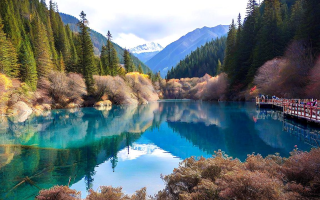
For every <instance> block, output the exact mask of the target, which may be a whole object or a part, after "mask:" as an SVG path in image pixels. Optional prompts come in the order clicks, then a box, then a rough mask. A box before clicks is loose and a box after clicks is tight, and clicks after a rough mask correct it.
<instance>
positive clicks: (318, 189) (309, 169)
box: [282, 148, 320, 195]
mask: <svg viewBox="0 0 320 200" xmlns="http://www.w3.org/2000/svg"><path fill="white" fill-rule="evenodd" d="M282 172H283V173H284V175H285V178H286V179H287V181H288V182H294V183H296V184H301V185H302V186H303V187H304V192H306V193H307V195H315V194H318V195H320V148H318V149H312V150H311V151H310V152H301V151H294V152H293V153H292V156H291V157H290V158H288V160H286V162H285V163H284V164H283V167H282Z"/></svg>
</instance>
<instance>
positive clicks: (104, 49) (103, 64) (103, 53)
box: [100, 46, 110, 75]
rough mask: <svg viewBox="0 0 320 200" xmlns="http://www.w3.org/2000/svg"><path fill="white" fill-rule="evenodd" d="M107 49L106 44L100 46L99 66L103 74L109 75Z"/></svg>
mask: <svg viewBox="0 0 320 200" xmlns="http://www.w3.org/2000/svg"><path fill="white" fill-rule="evenodd" d="M108 53H109V52H108V51H107V46H102V50H101V54H100V60H101V67H102V70H101V71H103V74H104V75H110V70H109V55H108Z"/></svg>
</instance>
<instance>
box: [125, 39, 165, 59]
mask: <svg viewBox="0 0 320 200" xmlns="http://www.w3.org/2000/svg"><path fill="white" fill-rule="evenodd" d="M161 50H163V47H162V46H161V45H160V44H156V43H154V42H151V43H147V44H143V45H139V46H136V47H134V48H131V49H129V51H130V52H131V53H132V54H133V55H135V56H136V57H137V58H139V59H140V60H141V61H142V62H144V63H146V62H147V61H148V60H150V59H151V58H152V57H153V56H155V55H157V54H158V53H159V52H160V51H161Z"/></svg>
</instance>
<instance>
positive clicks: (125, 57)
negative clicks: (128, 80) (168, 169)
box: [123, 49, 134, 72]
mask: <svg viewBox="0 0 320 200" xmlns="http://www.w3.org/2000/svg"><path fill="white" fill-rule="evenodd" d="M123 60H124V68H125V69H126V71H127V72H133V70H134V66H133V65H134V64H133V62H132V60H131V56H130V53H129V50H127V49H125V50H124V53H123Z"/></svg>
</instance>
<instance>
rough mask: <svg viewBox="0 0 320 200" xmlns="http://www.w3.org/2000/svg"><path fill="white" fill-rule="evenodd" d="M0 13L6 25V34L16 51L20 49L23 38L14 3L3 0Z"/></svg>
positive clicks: (0, 2) (0, 3)
mask: <svg viewBox="0 0 320 200" xmlns="http://www.w3.org/2000/svg"><path fill="white" fill-rule="evenodd" d="M0 13H1V16H2V20H3V24H4V27H3V30H4V32H5V33H6V34H7V36H8V38H10V39H11V42H12V44H13V45H14V47H15V48H16V49H19V48H20V43H21V41H22V38H21V31H20V27H19V23H18V22H17V19H19V18H18V16H17V15H16V13H15V10H14V6H13V1H12V0H1V1H0Z"/></svg>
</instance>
